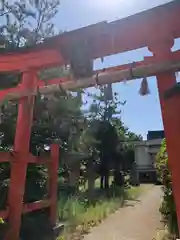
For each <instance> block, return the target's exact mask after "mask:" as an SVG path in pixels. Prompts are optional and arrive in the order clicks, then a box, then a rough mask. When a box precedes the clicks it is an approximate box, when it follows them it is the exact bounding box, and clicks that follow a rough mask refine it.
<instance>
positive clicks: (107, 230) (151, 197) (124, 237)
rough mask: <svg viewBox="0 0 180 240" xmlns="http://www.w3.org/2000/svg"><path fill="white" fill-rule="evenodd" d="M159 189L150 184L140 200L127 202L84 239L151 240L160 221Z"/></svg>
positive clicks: (160, 225)
mask: <svg viewBox="0 0 180 240" xmlns="http://www.w3.org/2000/svg"><path fill="white" fill-rule="evenodd" d="M160 198H161V190H160V187H159V186H152V187H150V188H149V189H148V190H147V191H145V192H144V194H142V196H141V198H140V201H138V202H136V203H133V202H127V206H126V207H124V208H122V209H120V210H119V211H117V212H116V213H115V214H113V215H111V216H110V217H109V218H107V219H106V220H105V221H104V222H103V223H102V224H101V225H99V226H98V227H96V228H93V229H92V232H91V233H90V234H89V235H87V236H85V237H84V240H152V239H153V238H154V237H155V236H156V231H157V229H160V228H162V224H161V222H160V214H159V206H160Z"/></svg>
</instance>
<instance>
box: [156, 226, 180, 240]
mask: <svg viewBox="0 0 180 240" xmlns="http://www.w3.org/2000/svg"><path fill="white" fill-rule="evenodd" d="M155 239H156V240H173V239H176V238H175V237H173V236H170V234H169V232H168V230H167V228H165V229H162V230H159V231H157V235H156V238H155Z"/></svg>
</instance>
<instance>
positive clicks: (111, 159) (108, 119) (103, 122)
mask: <svg viewBox="0 0 180 240" xmlns="http://www.w3.org/2000/svg"><path fill="white" fill-rule="evenodd" d="M111 91H112V89H111V87H110V86H106V85H105V86H103V87H99V92H98V93H97V94H92V95H90V96H91V97H92V98H93V103H92V104H91V106H90V109H89V111H90V114H89V116H88V118H90V119H91V120H92V122H94V124H95V127H94V131H95V134H94V137H95V139H96V140H97V142H98V143H97V149H98V150H99V153H100V169H99V172H100V175H101V188H104V187H105V189H108V188H109V171H110V169H117V171H118V172H119V162H120V161H119V159H118V158H117V154H116V153H117V151H116V148H117V145H118V135H117V131H116V128H115V126H114V125H113V122H114V121H113V120H114V119H115V118H117V116H118V115H119V114H120V112H121V111H118V107H119V106H120V105H124V104H125V102H121V101H119V99H118V94H117V93H114V95H112V92H111ZM115 172H116V171H115ZM116 173H117V172H116ZM116 173H115V175H117V174H116ZM115 178H116V177H115Z"/></svg>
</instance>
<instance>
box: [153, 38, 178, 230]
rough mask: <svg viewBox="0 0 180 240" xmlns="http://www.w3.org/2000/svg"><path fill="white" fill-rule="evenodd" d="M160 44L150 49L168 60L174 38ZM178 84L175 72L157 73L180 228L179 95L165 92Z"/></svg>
mask: <svg viewBox="0 0 180 240" xmlns="http://www.w3.org/2000/svg"><path fill="white" fill-rule="evenodd" d="M159 43H160V44H157V43H156V45H154V46H150V51H152V52H153V54H154V57H155V58H158V59H159V60H167V59H168V58H169V57H170V56H171V54H172V53H171V48H172V46H173V44H174V40H173V39H169V40H168V41H162V42H159ZM175 84H176V76H175V72H172V71H171V72H164V73H159V74H157V85H158V91H159V99H160V104H161V112H162V118H163V123H164V130H165V136H166V144H167V152H168V159H169V167H170V171H171V173H172V186H173V195H174V199H175V204H176V212H177V219H178V228H179V230H180V185H179V183H180V161H179V150H180V111H179V104H180V102H179V100H178V97H173V98H171V99H169V100H168V101H166V100H165V98H164V93H165V92H166V91H167V90H168V89H170V88H171V87H173V86H174V85H175Z"/></svg>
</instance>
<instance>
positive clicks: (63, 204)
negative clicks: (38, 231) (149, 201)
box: [58, 187, 142, 240]
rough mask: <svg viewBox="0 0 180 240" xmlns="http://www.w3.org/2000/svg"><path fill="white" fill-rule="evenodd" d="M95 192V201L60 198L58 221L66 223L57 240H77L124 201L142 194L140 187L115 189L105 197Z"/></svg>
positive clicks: (75, 197) (79, 197)
mask: <svg viewBox="0 0 180 240" xmlns="http://www.w3.org/2000/svg"><path fill="white" fill-rule="evenodd" d="M99 191H100V190H97V193H96V194H97V195H96V197H95V199H96V200H95V201H93V202H89V201H88V199H87V198H85V197H84V196H83V197H81V196H78V197H77V196H72V197H70V198H68V199H66V198H64V199H63V197H61V200H60V201H59V216H60V219H62V220H63V221H65V222H66V227H65V233H64V236H61V237H59V239H58V240H69V239H71V240H73V239H76V240H79V239H81V237H82V236H83V235H84V234H87V233H88V232H89V230H90V229H91V228H92V227H94V226H96V225H98V224H99V223H101V222H102V221H103V220H104V219H105V218H106V217H107V216H108V215H110V214H111V213H113V212H115V211H116V210H117V209H119V208H120V207H122V206H123V203H124V200H125V199H136V198H137V197H138V196H139V195H140V194H141V192H142V188H141V187H131V188H129V189H126V190H123V189H116V191H115V192H113V194H112V192H111V194H110V195H109V196H108V197H107V196H106V195H105V194H103V192H102V190H101V192H99Z"/></svg>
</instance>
